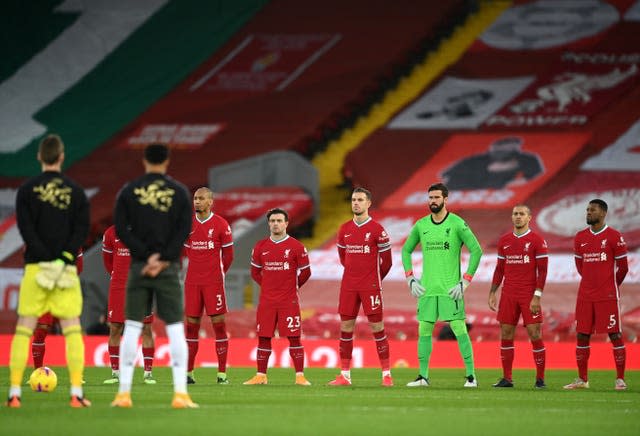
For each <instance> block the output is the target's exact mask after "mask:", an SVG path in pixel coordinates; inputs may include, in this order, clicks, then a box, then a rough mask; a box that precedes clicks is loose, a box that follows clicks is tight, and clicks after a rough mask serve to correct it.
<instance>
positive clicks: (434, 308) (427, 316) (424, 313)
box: [418, 295, 467, 322]
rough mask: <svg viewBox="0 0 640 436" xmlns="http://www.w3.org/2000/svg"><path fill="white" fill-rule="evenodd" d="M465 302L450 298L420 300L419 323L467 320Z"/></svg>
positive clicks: (430, 297) (422, 298)
mask: <svg viewBox="0 0 640 436" xmlns="http://www.w3.org/2000/svg"><path fill="white" fill-rule="evenodd" d="M466 317H467V315H466V313H465V311H464V300H454V299H452V298H451V297H449V296H426V295H425V296H423V297H420V299H419V300H418V321H427V322H436V321H438V320H440V321H453V320H455V319H465V318H466Z"/></svg>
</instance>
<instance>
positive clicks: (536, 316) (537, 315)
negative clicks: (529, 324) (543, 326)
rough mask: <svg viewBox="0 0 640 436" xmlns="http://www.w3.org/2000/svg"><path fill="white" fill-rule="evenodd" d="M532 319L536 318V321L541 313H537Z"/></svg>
mask: <svg viewBox="0 0 640 436" xmlns="http://www.w3.org/2000/svg"><path fill="white" fill-rule="evenodd" d="M532 318H534V319H535V318H540V314H539V313H536V314H535V315H533V316H532Z"/></svg>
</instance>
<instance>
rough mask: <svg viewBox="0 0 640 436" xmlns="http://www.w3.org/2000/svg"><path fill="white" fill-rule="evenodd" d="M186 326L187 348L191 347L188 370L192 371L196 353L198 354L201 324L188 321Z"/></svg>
mask: <svg viewBox="0 0 640 436" xmlns="http://www.w3.org/2000/svg"><path fill="white" fill-rule="evenodd" d="M186 327H187V332H186V339H187V348H188V349H189V360H188V363H187V372H191V371H193V364H194V362H195V361H196V354H198V335H199V334H200V324H195V323H191V322H189V321H187V325H186Z"/></svg>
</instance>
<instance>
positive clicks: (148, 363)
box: [142, 347, 156, 372]
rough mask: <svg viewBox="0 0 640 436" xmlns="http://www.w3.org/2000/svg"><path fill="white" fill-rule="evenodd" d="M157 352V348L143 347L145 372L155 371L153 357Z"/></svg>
mask: <svg viewBox="0 0 640 436" xmlns="http://www.w3.org/2000/svg"><path fill="white" fill-rule="evenodd" d="M155 351H156V349H155V347H149V348H145V347H142V357H143V358H144V370H145V371H148V372H151V370H152V369H153V355H154V354H155Z"/></svg>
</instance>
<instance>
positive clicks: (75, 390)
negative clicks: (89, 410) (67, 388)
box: [71, 386, 83, 398]
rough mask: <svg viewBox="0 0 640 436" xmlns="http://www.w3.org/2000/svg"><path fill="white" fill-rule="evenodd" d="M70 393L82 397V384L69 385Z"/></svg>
mask: <svg viewBox="0 0 640 436" xmlns="http://www.w3.org/2000/svg"><path fill="white" fill-rule="evenodd" d="M71 395H75V396H76V397H80V398H82V397H83V394H82V386H71Z"/></svg>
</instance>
